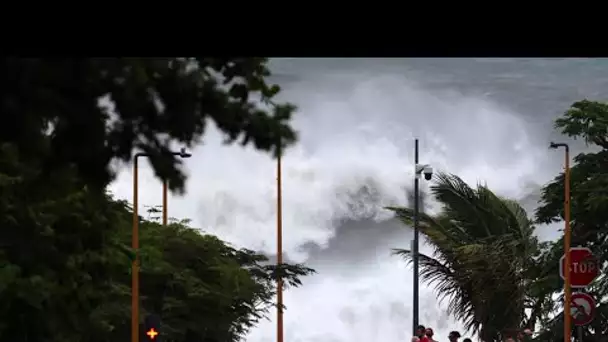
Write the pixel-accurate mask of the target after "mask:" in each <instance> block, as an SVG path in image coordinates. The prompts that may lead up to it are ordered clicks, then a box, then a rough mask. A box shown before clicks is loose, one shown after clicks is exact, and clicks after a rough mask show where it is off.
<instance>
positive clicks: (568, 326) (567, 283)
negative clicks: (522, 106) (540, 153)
mask: <svg viewBox="0 0 608 342" xmlns="http://www.w3.org/2000/svg"><path fill="white" fill-rule="evenodd" d="M558 147H563V148H564V152H565V154H564V221H565V227H564V264H565V265H564V342H570V339H571V336H572V316H570V314H571V306H572V289H571V285H572V281H571V279H570V262H571V261H570V243H571V241H570V240H571V237H572V229H571V228H570V147H569V146H568V144H565V143H554V142H551V144H550V145H549V148H553V149H557V148H558Z"/></svg>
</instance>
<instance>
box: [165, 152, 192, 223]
mask: <svg viewBox="0 0 608 342" xmlns="http://www.w3.org/2000/svg"><path fill="white" fill-rule="evenodd" d="M171 154H172V155H174V156H178V157H181V158H183V159H186V158H190V157H192V154H190V153H188V152H186V149H185V148H182V149H181V150H180V151H179V152H171ZM167 188H168V187H167V181H166V180H165V181H163V226H166V225H167V221H168V211H169V209H168V208H167V202H168V201H169V200H168V197H169V195H168V192H169V191H168V189H167Z"/></svg>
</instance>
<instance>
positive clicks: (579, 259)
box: [559, 247, 599, 288]
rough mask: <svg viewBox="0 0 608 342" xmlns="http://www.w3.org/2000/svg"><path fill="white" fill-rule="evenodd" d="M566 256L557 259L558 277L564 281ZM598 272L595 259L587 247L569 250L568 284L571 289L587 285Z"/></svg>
mask: <svg viewBox="0 0 608 342" xmlns="http://www.w3.org/2000/svg"><path fill="white" fill-rule="evenodd" d="M565 264H566V256H565V255H562V257H561V259H559V275H560V276H561V277H562V279H564V280H565V276H564V274H565V271H564V270H565V266H566V265H565ZM598 272H599V267H598V262H597V259H596V258H595V257H594V256H593V253H592V252H591V250H590V249H589V248H587V247H572V248H570V283H571V286H572V287H573V288H582V287H586V286H587V285H589V284H590V283H591V282H592V281H593V279H595V277H597V275H598Z"/></svg>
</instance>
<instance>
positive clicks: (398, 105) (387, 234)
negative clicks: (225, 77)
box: [112, 59, 608, 342]
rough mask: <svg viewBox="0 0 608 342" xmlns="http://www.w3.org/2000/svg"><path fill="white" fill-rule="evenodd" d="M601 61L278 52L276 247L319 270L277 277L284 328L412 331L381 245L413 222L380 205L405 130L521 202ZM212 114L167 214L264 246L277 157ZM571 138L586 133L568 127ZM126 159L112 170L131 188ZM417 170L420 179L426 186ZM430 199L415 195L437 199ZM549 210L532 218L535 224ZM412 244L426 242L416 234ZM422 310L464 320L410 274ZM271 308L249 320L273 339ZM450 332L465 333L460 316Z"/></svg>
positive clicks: (432, 319) (556, 164)
mask: <svg viewBox="0 0 608 342" xmlns="http://www.w3.org/2000/svg"><path fill="white" fill-rule="evenodd" d="M607 65H608V62H607V60H601V59H600V60H598V59H563V60H560V59H278V60H273V61H272V63H271V66H272V69H273V70H274V72H275V77H274V80H275V81H276V82H278V83H280V84H281V85H282V86H283V89H284V93H283V95H282V98H283V99H286V100H289V101H291V102H294V103H295V104H297V105H298V106H299V108H300V110H299V113H298V114H297V116H296V119H295V121H294V125H295V127H296V128H297V129H298V130H299V131H300V134H301V139H300V142H299V144H298V145H297V146H295V147H293V148H291V149H289V150H288V151H287V152H286V156H285V157H284V160H283V190H284V193H283V196H284V204H283V215H284V216H283V227H284V248H285V253H286V257H287V258H288V259H289V260H290V261H296V262H305V263H307V264H308V265H309V266H310V267H313V268H315V269H316V270H317V272H318V274H316V275H314V276H311V277H309V278H307V279H305V281H304V285H303V287H301V288H299V289H291V290H288V291H287V292H286V293H285V305H286V306H287V310H286V312H285V316H284V317H285V341H287V342H347V341H348V342H376V341H377V342H393V341H395V342H396V341H406V340H409V338H410V336H411V325H412V323H411V320H412V317H411V314H412V313H411V298H412V288H411V287H412V286H411V285H412V272H411V269H410V268H409V267H408V266H407V265H406V264H405V262H403V261H402V260H400V259H399V258H397V257H395V256H391V255H390V249H391V248H395V247H401V248H409V246H410V241H411V239H412V232H411V229H410V227H406V226H403V225H401V224H400V223H398V222H395V221H394V220H391V217H390V214H389V213H388V212H387V211H386V210H385V209H383V208H384V207H385V206H387V205H393V204H405V203H406V195H405V192H404V189H405V188H407V187H411V185H412V183H413V178H412V173H413V147H414V144H413V139H414V138H415V137H416V138H419V139H420V158H421V162H422V163H428V164H431V165H432V166H433V167H434V169H435V170H442V171H446V172H451V173H455V174H458V175H459V176H461V177H462V178H463V179H465V180H466V181H468V182H470V183H471V184H475V183H477V182H484V183H487V184H488V185H489V186H490V187H491V188H492V189H493V190H494V191H496V192H497V193H499V194H501V195H505V196H510V197H513V198H517V199H520V200H521V201H522V203H523V204H524V206H525V207H526V208H527V209H528V210H530V211H531V210H533V209H534V207H535V206H536V200H537V199H538V189H539V187H540V186H541V185H542V184H544V183H546V182H547V181H548V180H550V179H551V178H552V177H554V176H555V175H556V174H557V173H558V172H559V171H560V169H561V167H562V166H561V163H562V158H563V157H562V156H563V155H562V154H561V153H559V152H556V151H551V150H549V149H548V148H547V147H548V143H549V141H550V140H554V139H559V140H560V141H565V140H566V139H565V138H563V137H560V135H559V134H558V133H557V132H555V131H554V129H553V120H554V119H555V118H556V117H557V116H559V115H561V114H562V113H563V112H564V111H565V110H566V109H567V108H568V106H569V105H570V104H571V103H572V102H574V101H576V100H580V99H583V98H588V99H601V100H603V99H606V97H607V95H608V91H607V89H608V67H607ZM221 138H222V137H221V135H220V134H218V132H217V131H216V130H215V129H211V130H210V131H209V132H208V134H207V135H206V137H205V140H204V142H203V143H202V144H201V145H200V146H198V147H197V148H196V149H194V150H193V151H192V152H193V157H192V158H191V159H189V160H187V163H186V165H187V170H188V174H189V180H188V185H187V189H188V190H187V194H186V196H184V197H171V199H170V204H169V212H170V216H172V217H177V218H184V217H188V218H191V219H192V220H193V223H194V224H195V225H196V226H198V227H201V229H202V230H204V231H206V232H209V233H213V234H217V235H219V236H220V237H222V238H224V239H226V240H228V241H230V242H232V243H233V244H235V245H237V246H245V247H248V248H253V249H257V250H260V251H264V252H265V253H268V254H269V255H271V256H272V255H273V254H274V253H275V250H276V233H275V229H276V210H275V202H276V188H275V185H276V181H275V177H276V173H275V162H274V161H273V160H271V159H270V157H268V156H267V155H264V154H261V153H258V152H255V151H253V150H252V149H249V148H247V149H243V148H240V147H238V146H234V147H230V146H224V145H222V143H221ZM570 143H571V144H573V145H572V146H573V149H574V151H575V152H576V151H581V150H583V149H585V146H584V144H582V143H581V142H576V141H575V142H572V141H570ZM131 177H132V176H131V172H130V170H128V169H127V170H124V171H122V172H121V174H120V176H119V178H118V180H117V181H116V182H115V183H114V184H113V185H112V190H113V192H114V193H115V194H116V195H117V196H118V197H121V198H127V199H130V198H131V187H132V185H131ZM427 186H428V183H426V182H424V181H423V182H422V185H421V188H422V189H423V190H424V189H425V188H426V187H427ZM140 203H141V205H142V207H141V208H140V210H144V209H145V208H144V205H155V204H160V203H161V185H160V183H159V182H158V181H157V180H155V179H154V178H153V176H152V174H151V172H150V168H149V166H148V165H146V164H145V163H143V165H142V166H141V168H140ZM436 209H437V208H436V205H434V204H433V203H431V205H430V207H429V208H428V210H430V211H433V210H436ZM559 228H560V226H559V225H557V226H556V225H551V226H541V227H538V229H537V234H538V235H539V236H540V237H541V238H542V239H545V240H548V239H554V238H556V237H557V236H558V234H559V232H558V229H559ZM422 252H430V251H429V248H428V246H425V245H423V246H422ZM420 296H421V298H420V304H421V308H420V321H421V323H422V324H425V325H427V326H431V327H433V328H434V330H435V333H436V337H435V338H436V339H437V340H439V341H447V333H448V332H449V331H450V330H461V326H460V324H459V323H458V322H455V321H453V320H452V319H451V318H450V317H448V315H447V314H446V312H445V303H441V302H439V301H438V300H437V295H436V293H435V292H434V291H433V287H432V285H431V286H429V285H427V284H425V285H422V286H421V289H420ZM274 318H275V317H274V312H273V313H272V314H271V315H270V319H269V320H268V321H265V322H262V324H260V325H259V326H258V327H256V328H255V329H254V330H253V331H252V332H251V334H250V335H249V336H248V338H247V341H249V342H266V341H268V342H270V341H275V339H276V338H275V334H276V328H275V324H276V323H275V321H274ZM463 335H466V334H464V332H463Z"/></svg>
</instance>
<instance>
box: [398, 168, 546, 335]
mask: <svg viewBox="0 0 608 342" xmlns="http://www.w3.org/2000/svg"><path fill="white" fill-rule="evenodd" d="M430 194H431V195H432V196H433V197H434V198H435V199H436V200H437V201H439V203H441V204H442V211H441V212H440V213H439V214H438V215H435V216H431V215H427V214H425V213H422V214H421V215H420V232H421V233H422V234H423V235H424V236H425V237H426V240H427V242H428V243H429V244H430V245H431V246H432V247H433V250H434V252H433V254H432V255H431V256H429V255H424V254H420V268H421V274H420V276H421V279H422V280H423V281H425V282H427V283H430V284H433V285H434V286H435V289H436V290H437V292H438V295H439V297H440V298H441V299H442V300H443V299H447V300H448V311H449V313H450V314H451V315H453V316H454V317H455V318H456V319H458V320H460V321H462V322H463V323H464V324H465V327H466V329H467V330H469V331H472V332H474V333H479V336H480V337H481V339H482V340H483V341H486V342H490V341H495V340H500V339H501V338H503V337H505V336H506V335H513V334H515V333H516V331H517V330H519V329H520V328H521V326H522V324H525V322H526V320H527V319H530V317H527V316H526V315H525V312H524V311H525V310H524V309H526V308H528V307H531V306H539V305H540V306H542V305H543V304H544V303H539V302H543V301H544V300H539V299H537V298H533V297H530V296H529V292H530V289H533V288H534V286H533V283H534V282H535V281H536V280H537V278H538V276H539V273H538V270H537V269H538V265H539V263H540V261H539V260H538V259H539V258H538V255H539V252H540V248H541V246H542V245H541V244H539V243H538V241H537V239H536V238H535V237H534V236H533V234H532V233H533V231H534V226H533V224H532V221H531V220H530V219H528V217H527V215H526V212H525V210H524V209H523V208H522V207H521V206H520V205H519V204H518V203H517V202H515V201H512V200H509V199H505V198H502V197H499V196H497V195H496V194H494V193H493V192H492V191H490V190H489V189H488V188H487V187H486V186H484V185H478V186H477V187H476V188H475V189H473V188H471V187H470V186H468V185H467V184H466V183H465V182H464V181H463V180H462V179H460V178H459V177H457V176H455V175H449V174H444V173H441V174H439V175H438V177H437V181H436V182H435V184H434V185H433V186H431V191H430ZM389 209H391V210H393V211H394V212H395V213H396V215H397V217H399V218H400V219H401V220H402V221H403V222H404V223H405V224H408V225H411V224H412V222H413V214H414V212H413V210H412V209H409V208H395V207H391V208H389ZM394 252H395V254H398V255H401V256H403V257H404V258H405V259H406V260H409V261H411V254H410V251H409V250H404V249H396V250H395V251H394Z"/></svg>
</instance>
